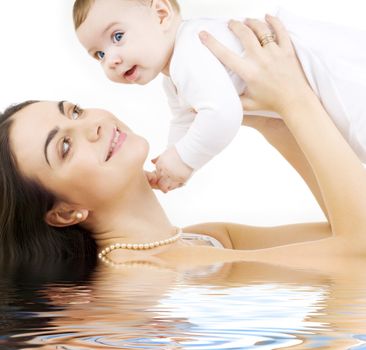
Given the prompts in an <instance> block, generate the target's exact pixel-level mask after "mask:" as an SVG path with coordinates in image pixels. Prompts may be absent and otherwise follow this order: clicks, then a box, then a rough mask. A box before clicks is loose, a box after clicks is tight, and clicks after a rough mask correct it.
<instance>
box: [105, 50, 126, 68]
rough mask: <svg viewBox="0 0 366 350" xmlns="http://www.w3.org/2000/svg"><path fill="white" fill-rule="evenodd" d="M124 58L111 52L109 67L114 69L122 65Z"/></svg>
mask: <svg viewBox="0 0 366 350" xmlns="http://www.w3.org/2000/svg"><path fill="white" fill-rule="evenodd" d="M122 62H123V61H122V58H121V56H120V55H116V54H111V55H109V57H108V68H110V69H114V68H116V67H117V66H118V65H120V64H121V63H122Z"/></svg>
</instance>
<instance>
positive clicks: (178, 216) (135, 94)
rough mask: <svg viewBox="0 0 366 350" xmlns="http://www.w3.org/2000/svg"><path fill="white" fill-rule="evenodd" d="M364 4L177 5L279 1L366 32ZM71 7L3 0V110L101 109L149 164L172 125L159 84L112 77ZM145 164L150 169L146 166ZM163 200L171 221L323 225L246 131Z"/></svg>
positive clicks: (297, 0) (191, 8)
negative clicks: (125, 130)
mask: <svg viewBox="0 0 366 350" xmlns="http://www.w3.org/2000/svg"><path fill="white" fill-rule="evenodd" d="M363 3H364V0H348V1H347V2H346V1H340V0H278V1H277V0H267V1H265V0H221V1H219V0H181V1H180V4H181V7H182V13H183V16H184V17H199V16H202V17H207V16H221V17H222V16H225V17H237V16H239V17H262V16H263V14H264V13H266V12H268V13H274V11H275V10H276V8H277V6H278V5H279V4H280V5H281V6H283V7H285V8H287V9H289V10H292V11H293V12H296V13H299V14H303V15H304V16H308V17H312V18H319V19H323V20H324V19H326V20H330V21H335V22H342V23H345V24H347V25H356V26H359V27H363V28H365V27H366V26H365V24H362V22H365V21H364V18H363V16H364V13H365V12H364V10H363ZM72 5H73V0H32V1H30V0H11V1H10V0H5V1H1V2H0V42H1V49H0V50H1V59H0V60H1V61H0V62H1V64H0V79H1V90H0V91H1V93H0V109H1V110H3V109H4V108H5V107H7V106H8V105H9V104H11V103H14V102H20V101H23V100H27V99H41V100H61V99H66V100H70V101H72V102H77V103H79V104H80V105H81V106H85V107H86V106H87V107H99V108H105V109H108V110H110V111H112V112H113V113H115V114H116V115H117V116H119V117H120V118H121V119H122V120H123V121H125V122H126V123H127V124H128V125H129V126H130V127H131V128H132V129H133V130H134V131H135V132H137V133H139V134H141V135H144V136H145V137H146V138H147V139H148V140H149V142H150V145H151V151H150V158H152V157H154V156H156V155H158V154H159V153H160V152H161V151H162V150H163V149H164V145H165V140H166V136H167V129H168V121H169V110H168V108H167V105H166V99H165V96H164V94H163V92H162V89H161V84H160V83H161V82H160V79H156V80H155V81H153V82H151V83H150V84H149V85H147V86H143V87H141V86H124V85H120V84H114V83H112V82H110V81H108V80H107V79H106V78H105V77H104V75H103V73H102V70H101V69H100V67H99V65H98V63H97V62H96V61H93V60H91V59H90V58H89V56H88V55H87V54H86V53H85V52H84V51H83V49H82V47H81V46H80V45H79V43H78V42H77V39H76V37H75V34H74V31H73V25H72V18H71V11H72ZM336 40H337V38H334V42H333V43H332V44H336ZM150 158H149V159H150ZM146 167H147V168H151V166H150V163H149V162H147V163H146ZM121 174H123V169H121ZM105 181H108V179H105ZM158 196H159V199H161V202H162V204H163V206H164V208H165V209H166V210H167V212H168V215H169V217H170V218H171V221H172V223H174V224H175V225H188V224H191V223H195V222H203V221H233V222H241V223H245V224H252V225H277V224H279V225H280V224H287V223H294V222H305V221H314V220H317V221H318V220H323V219H324V218H323V215H322V213H321V211H320V210H319V208H318V206H317V204H316V202H315V201H314V199H313V198H312V196H311V194H310V193H309V191H308V189H307V188H306V186H305V185H304V184H303V182H302V180H301V179H300V178H299V176H298V175H297V174H296V173H295V172H294V171H293V170H292V169H291V168H290V167H289V166H288V165H287V164H286V163H285V161H283V160H282V159H281V157H280V156H279V155H278V154H277V153H276V152H275V151H274V150H273V149H272V148H271V147H270V146H269V145H267V144H266V142H265V141H264V140H263V139H262V137H261V136H260V135H259V134H257V133H256V132H254V131H252V130H250V129H248V128H242V130H241V131H240V132H239V134H238V136H237V137H236V139H235V140H234V142H232V144H230V146H229V147H227V148H226V149H225V150H224V152H222V153H221V154H220V155H219V156H217V157H216V158H215V159H214V160H212V161H211V162H210V163H209V164H208V165H206V166H205V167H204V168H203V169H201V170H200V171H198V172H197V173H196V175H195V176H194V177H193V178H192V179H191V180H190V182H189V183H188V184H187V186H185V187H184V188H182V189H179V190H176V191H173V192H171V193H169V194H166V195H164V194H161V193H158Z"/></svg>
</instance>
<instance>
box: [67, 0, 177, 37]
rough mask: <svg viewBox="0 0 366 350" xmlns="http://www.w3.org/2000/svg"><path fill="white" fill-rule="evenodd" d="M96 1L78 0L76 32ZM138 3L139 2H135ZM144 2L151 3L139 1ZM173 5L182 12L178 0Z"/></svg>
mask: <svg viewBox="0 0 366 350" xmlns="http://www.w3.org/2000/svg"><path fill="white" fill-rule="evenodd" d="M94 1H95V0H76V1H75V3H74V8H73V12H72V14H73V19H74V26H75V30H76V29H78V28H79V27H80V26H81V24H82V23H83V22H84V21H85V19H86V17H87V16H88V13H89V11H90V8H91V7H92V5H93V4H94ZM135 1H137V0H135ZM138 1H143V2H150V1H151V0H138ZM169 2H170V3H171V5H172V6H173V8H174V10H176V11H177V12H180V8H179V4H178V2H177V0H169Z"/></svg>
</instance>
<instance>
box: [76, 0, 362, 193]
mask: <svg viewBox="0 0 366 350" xmlns="http://www.w3.org/2000/svg"><path fill="white" fill-rule="evenodd" d="M277 16H278V17H279V18H280V19H281V21H282V22H283V23H284V25H285V27H286V28H287V30H288V31H289V33H290V35H291V38H292V40H293V44H294V46H295V49H296V52H297V55H298V57H299V60H300V62H301V64H302V66H303V69H304V72H305V74H306V76H307V79H308V81H309V83H310V85H311V86H312V88H313V90H314V91H315V92H316V93H317V94H318V96H319V97H320V98H321V100H322V103H323V104H324V106H325V108H326V109H327V111H328V113H329V114H330V115H331V117H332V119H333V121H334V123H335V124H336V126H337V127H338V129H339V130H340V132H341V133H342V134H343V136H344V137H345V138H346V140H347V141H348V142H349V143H350V145H351V146H352V148H353V149H354V150H355V152H356V153H357V154H358V155H359V157H360V159H361V160H362V161H363V162H366V108H365V105H362V104H361V101H362V97H363V98H365V97H366V63H365V62H366V40H365V34H366V33H365V32H361V31H357V30H351V29H346V28H343V27H338V26H335V25H331V24H326V23H321V22H315V21H311V20H305V19H302V18H298V17H296V16H293V15H290V14H288V13H286V12H283V11H282V12H279V13H278V14H277ZM74 24H75V29H76V33H77V36H78V38H79V40H80V42H81V44H82V45H83V46H84V47H85V49H86V50H87V51H88V53H89V54H90V55H91V56H92V57H93V58H95V59H96V60H98V61H99V62H100V64H101V66H102V68H103V70H104V72H105V74H106V76H107V77H108V78H109V79H110V80H112V81H114V82H119V83H125V84H141V85H143V84H146V83H148V82H150V81H151V80H153V79H154V78H155V77H156V76H157V75H158V74H159V73H163V75H164V76H165V77H164V88H165V91H166V94H167V96H168V101H169V105H170V108H171V110H172V114H173V118H172V121H171V127H170V132H169V139H168V147H167V149H166V150H165V151H164V152H163V153H162V154H161V155H160V156H159V157H158V158H157V159H156V160H154V162H155V165H156V175H157V178H156V179H152V178H151V179H150V180H151V182H157V183H158V187H159V188H160V189H161V190H163V191H164V192H166V191H168V190H171V189H174V188H176V187H179V186H181V185H182V184H184V183H185V182H186V181H187V180H188V179H189V178H190V176H191V175H192V173H193V172H194V171H195V170H197V169H199V168H200V167H202V166H203V165H204V164H206V163H207V162H208V161H209V160H210V159H211V158H213V157H214V156H215V155H216V154H218V153H219V152H220V151H221V150H223V149H224V148H225V147H226V146H227V145H228V144H229V143H230V142H231V140H232V139H233V138H234V136H235V135H236V133H237V131H238V130H239V127H240V125H241V124H242V118H243V111H242V106H241V102H240V98H239V95H240V94H241V93H242V92H243V91H244V88H245V83H244V82H243V81H242V80H241V79H240V78H239V77H238V76H237V75H235V74H234V73H233V72H231V71H230V70H228V69H226V68H225V67H224V66H223V65H222V64H221V63H220V62H219V61H218V60H217V58H216V57H215V56H214V55H212V54H211V52H209V50H208V49H207V48H206V47H205V46H204V45H203V44H202V43H201V42H200V40H199V36H198V33H199V32H200V31H202V30H205V31H208V32H210V33H211V34H213V35H214V36H215V37H216V38H217V39H218V40H220V41H221V42H223V43H224V44H225V45H226V46H227V47H228V48H230V49H231V50H233V51H234V52H236V53H239V54H244V52H243V48H242V47H241V45H240V44H239V42H238V41H237V39H236V38H235V37H234V35H233V34H232V33H231V31H230V30H229V29H228V27H227V21H225V20H218V19H193V20H182V18H181V16H180V11H179V5H178V3H177V2H176V0H76V1H75V4H74ZM334 39H336V42H335V41H334ZM268 40H271V37H270V36H267V38H264V39H263V40H262V44H263V45H265V44H266V41H267V42H268ZM244 114H245V113H244ZM250 114H251V115H253V114H254V115H264V116H272V117H280V116H277V115H274V114H273V113H272V112H270V111H258V112H255V113H253V112H251V113H250Z"/></svg>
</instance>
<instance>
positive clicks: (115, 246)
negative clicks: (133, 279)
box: [98, 228, 182, 264]
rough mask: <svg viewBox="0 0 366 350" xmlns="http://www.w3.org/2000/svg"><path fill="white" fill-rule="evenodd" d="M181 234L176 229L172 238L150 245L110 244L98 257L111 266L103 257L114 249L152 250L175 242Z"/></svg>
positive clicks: (180, 231) (179, 230) (180, 230)
mask: <svg viewBox="0 0 366 350" xmlns="http://www.w3.org/2000/svg"><path fill="white" fill-rule="evenodd" d="M181 234H182V229H180V228H177V233H176V234H175V235H174V236H173V237H171V238H167V239H163V240H161V241H155V242H150V243H133V244H132V243H115V244H111V245H110V246H109V247H106V248H104V249H103V250H102V251H101V252H100V253H99V254H98V257H99V258H100V259H101V260H102V261H104V262H106V263H108V264H113V263H112V262H111V261H110V260H109V259H108V258H107V257H105V256H106V255H107V254H108V253H109V252H111V251H112V250H115V249H133V250H144V249H153V248H156V247H159V246H163V245H166V244H170V243H174V242H176V241H177V240H178V239H179V237H180V235H181Z"/></svg>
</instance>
